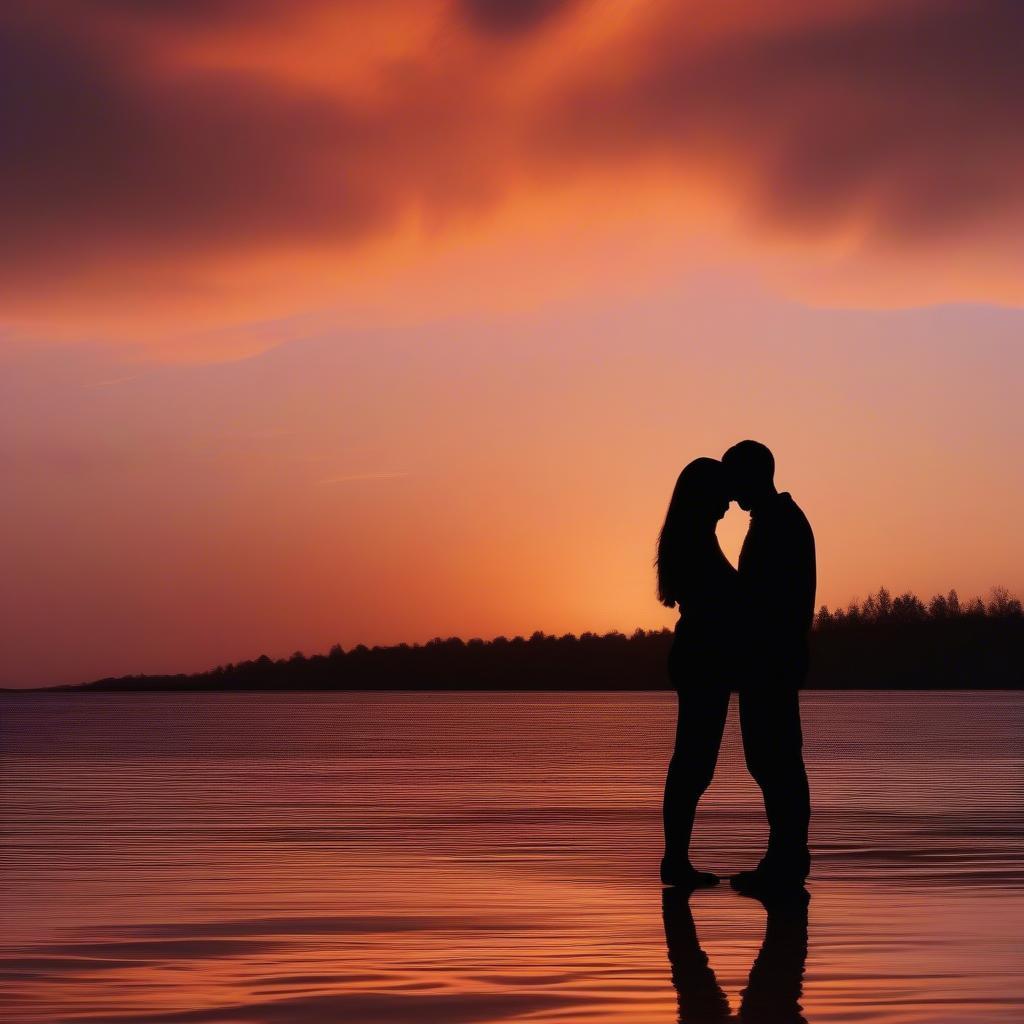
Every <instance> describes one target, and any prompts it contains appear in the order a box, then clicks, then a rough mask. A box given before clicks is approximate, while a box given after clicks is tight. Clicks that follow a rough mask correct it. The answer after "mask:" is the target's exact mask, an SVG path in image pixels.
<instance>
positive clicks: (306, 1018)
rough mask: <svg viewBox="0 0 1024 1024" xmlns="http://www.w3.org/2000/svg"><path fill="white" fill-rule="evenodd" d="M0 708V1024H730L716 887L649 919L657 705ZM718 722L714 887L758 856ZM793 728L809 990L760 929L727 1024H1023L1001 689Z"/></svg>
mask: <svg viewBox="0 0 1024 1024" xmlns="http://www.w3.org/2000/svg"><path fill="white" fill-rule="evenodd" d="M0 710H2V713H3V725H2V729H3V733H2V760H3V769H4V783H3V791H2V796H0V807H2V812H3V825H4V831H3V838H2V856H3V865H2V866H3V877H2V884H3V890H4V892H3V900H4V909H3V917H4V920H3V926H4V927H3V942H4V946H3V964H2V969H3V982H2V984H3V987H4V999H3V1005H4V1006H5V1007H6V1009H5V1011H4V1019H5V1020H6V1021H9V1022H11V1024H15V1022H47V1024H52V1022H62V1021H80V1020H90V1021H103V1022H112V1024H114V1022H121V1021H123V1022H132V1024H142V1022H163V1024H172V1022H178V1021H180V1022H183V1024H184V1022H197V1024H198V1022H218V1024H220V1022H222V1024H286V1022H293V1021H294V1022H299V1024H311V1022H320V1021H323V1022H327V1024H340V1022H346V1024H349V1022H351V1024H362V1022H366V1024H398V1022H406V1021H409V1022H418V1021H426V1022H428V1024H429V1022H435V1024H458V1022H470V1021H487V1022H491V1021H505V1020H530V1021H561V1022H577V1021H579V1022H588V1021H593V1022H599V1021H600V1022H622V1021H631V1022H641V1021H642V1022H661V1021H664V1022H668V1024H671V1022H673V1021H676V1020H679V1019H682V1020H684V1021H691V1022H699V1021H720V1020H725V1019H730V1018H729V1013H730V1012H731V1013H733V1014H735V1013H736V1012H737V1011H738V1009H739V1005H740V993H741V991H742V990H743V989H744V988H745V987H747V986H748V975H749V974H750V971H751V965H752V963H753V961H754V960H755V957H757V955H758V951H759V949H760V947H761V944H762V939H763V937H764V936H765V927H766V911H765V908H764V907H762V906H761V905H760V904H759V903H757V902H755V901H752V900H749V899H744V898H742V897H740V896H738V895H737V894H736V893H734V892H732V891H730V890H729V889H728V888H725V887H720V888H718V889H716V890H713V891H705V892H701V893H698V894H696V895H695V896H694V897H693V899H692V900H691V908H692V922H693V924H692V925H691V918H690V917H689V915H688V912H687V908H686V905H685V903H683V904H678V903H673V902H672V901H670V902H669V905H668V908H667V914H666V915H665V916H663V907H662V892H661V887H660V885H659V884H658V880H657V860H658V856H659V853H660V848H659V847H660V820H659V813H660V807H659V802H660V796H661V792H660V787H661V782H662V777H663V771H664V767H665V763H666V760H667V757H668V753H669V749H670V746H671V737H672V729H673V723H674V715H675V708H674V698H673V697H672V696H671V695H670V694H537V695H526V696H523V695H506V694H461V693H459V694H452V693H437V694H426V695H422V694H421V695H413V694H375V695H367V694H308V695H307V694H300V695H226V694H225V695H221V694H214V695H201V694H163V695H102V694H89V695H57V694H51V695H34V696H33V695H4V696H3V697H2V698H0ZM734 712H735V709H733V713H732V714H731V716H730V725H729V728H728V731H727V734H726V741H725V744H724V747H723V753H722V760H721V763H720V766H719V775H718V778H717V780H716V782H715V783H714V785H713V787H712V789H711V790H710V792H709V793H708V795H707V797H706V798H705V806H704V808H703V811H702V815H701V817H700V818H699V820H698V826H697V830H698V831H697V836H696V857H695V859H696V860H697V862H698V863H699V864H700V865H701V866H704V867H707V868H709V869H713V870H715V871H718V872H720V873H723V872H729V871H731V870H734V869H738V868H742V867H745V866H750V865H752V864H753V862H754V861H755V860H756V858H757V855H758V853H759V850H760V847H761V844H762V843H763V841H764V837H765V824H764V819H763V814H762V812H761V809H760V806H759V802H758V794H757V791H756V790H755V789H754V787H753V784H752V783H751V782H750V780H749V779H748V778H747V777H746V775H745V774H744V771H743V768H742V757H741V755H740V752H739V747H738V736H737V734H736V728H735V714H734ZM804 720H805V735H806V740H807V756H808V767H809V771H810V775H811V788H812V795H813V799H814V806H815V814H814V820H813V822H812V845H813V849H814V851H815V854H816V860H815V871H814V876H813V880H812V882H811V884H810V886H809V888H810V891H811V893H812V899H811V902H810V905H809V910H808V914H807V918H806V944H807V946H806V949H807V952H806V963H804V958H803V955H802V954H803V941H804V928H805V923H804V920H803V917H802V915H801V914H800V912H799V911H793V910H792V909H788V910H787V909H785V908H784V909H783V910H781V911H780V910H777V909H773V911H772V917H771V920H770V925H769V928H768V932H769V940H768V941H767V942H766V944H765V951H764V952H763V954H762V956H761V959H760V961H759V968H758V970H756V971H755V974H754V977H753V978H752V979H751V980H750V982H749V985H750V990H751V991H750V993H749V994H748V999H747V1005H746V1007H745V1015H744V1017H743V1018H742V1019H743V1020H757V1021H787V1022H789V1021H794V1022H795V1021H798V1020H800V1019H802V1018H801V1017H800V1012H802V1015H803V1019H806V1020H807V1021H809V1022H811V1024H825V1022H831V1021H836V1022H838V1021H843V1022H851V1021H872V1022H887V1024H888V1022H893V1024H895V1022H900V1024H912V1022H918V1021H920V1022H928V1024H954V1022H964V1024H985V1022H1003V1021H1005V1022H1010V1021H1013V1022H1019V1021H1020V1020H1022V1019H1024V982H1022V980H1021V976H1022V970H1024V952H1022V945H1021V938H1020V935H1021V932H1022V925H1024V872H1022V868H1024V853H1022V846H1021V839H1022V836H1024V759H1022V749H1024V746H1022V740H1024V694H1019V693H1016V694H969V693H953V694H940V693H916V694H878V693H870V692H864V693H846V694H807V695H805V697H804ZM666 931H667V932H668V937H669V939H670V940H671V953H672V959H673V962H674V969H673V966H672V965H671V964H670V962H669V952H670V950H669V949H668V948H667V946H666ZM698 942H699V943H700V945H699V946H698V945H697V943H698ZM702 951H703V953H702ZM703 954H706V956H707V964H706V963H705V959H704V956H703ZM708 965H710V967H711V968H713V970H714V972H715V974H714V976H712V975H711V974H710V973H709V971H708ZM801 969H803V970H802V994H801V995H799V1002H800V1006H801V1007H802V1011H797V1010H796V1008H795V1001H796V999H797V995H798V989H797V986H798V984H799V982H800V978H801ZM758 972H760V973H758ZM673 980H674V981H675V985H673ZM719 989H720V990H721V991H719ZM730 1008H731V1010H730Z"/></svg>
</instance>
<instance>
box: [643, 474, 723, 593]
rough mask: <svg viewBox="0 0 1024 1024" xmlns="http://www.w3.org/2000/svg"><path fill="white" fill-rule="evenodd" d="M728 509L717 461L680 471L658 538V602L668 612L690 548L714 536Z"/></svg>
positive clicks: (676, 591)
mask: <svg viewBox="0 0 1024 1024" xmlns="http://www.w3.org/2000/svg"><path fill="white" fill-rule="evenodd" d="M728 508H729V497H728V490H727V485H726V479H725V470H724V468H723V467H722V464H721V462H719V461H718V460H717V459H707V458H700V459H694V460H693V462H691V463H689V464H688V465H687V466H685V467H684V468H683V471H682V472H681V473H680V474H679V478H678V479H677V480H676V486H675V489H674V490H673V491H672V500H671V501H670V502H669V505H668V512H667V513H666V515H665V524H664V526H662V528H661V534H660V535H659V537H658V560H657V566H658V599H659V600H660V601H661V602H662V604H666V605H668V606H669V607H670V608H671V607H672V606H673V605H674V604H675V603H676V601H677V600H678V583H679V576H680V573H681V572H683V571H685V561H686V557H687V553H688V550H689V549H690V547H691V545H692V544H693V543H694V542H696V541H699V540H701V539H702V538H708V537H711V536H714V532H715V524H716V523H717V522H718V520H719V519H721V518H722V516H724V515H725V513H726V511H727V510H728Z"/></svg>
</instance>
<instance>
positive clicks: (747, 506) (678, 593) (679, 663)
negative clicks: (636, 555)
mask: <svg viewBox="0 0 1024 1024" xmlns="http://www.w3.org/2000/svg"><path fill="white" fill-rule="evenodd" d="M774 477H775V459H774V457H773V456H772V453H771V452H770V451H769V450H768V449H767V448H766V447H765V446H764V445H763V444H759V443H758V442H756V441H741V442H740V443H739V444H737V445H735V446H733V447H732V448H730V449H729V450H728V451H727V452H726V453H725V455H723V456H722V460H721V462H719V461H718V460H716V459H708V458H701V459H695V460H694V461H693V462H691V463H690V464H689V465H688V466H686V468H685V469H684V470H683V471H682V473H680V474H679V479H678V480H677V481H676V486H675V490H674V491H673V492H672V500H671V502H670V504H669V507H668V514H667V515H666V517H665V525H664V526H663V527H662V530H661V536H660V538H659V540H658V561H657V565H658V597H659V598H660V599H661V601H662V602H663V603H664V604H666V605H668V606H669V607H675V606H678V608H679V612H680V617H679V622H678V623H677V625H676V630H675V638H674V640H673V642H672V650H671V653H670V655H669V674H670V677H671V680H672V684H673V686H674V688H675V690H676V692H677V693H678V696H679V719H678V723H677V727H676V742H675V751H674V752H673V754H672V761H671V763H670V764H669V769H668V777H667V778H666V780H665V803H664V815H665V856H664V858H663V859H662V862H661V880H662V882H663V883H664V884H665V885H677V886H681V887H685V888H689V889H694V888H697V887H699V886H704V885H714V884H716V883H717V882H718V877H717V876H716V875H713V874H711V873H709V872H704V871H698V870H697V869H696V868H695V867H694V866H693V864H692V863H691V862H690V836H691V833H692V831H693V819H694V816H695V814H696V812H697V802H698V801H699V800H700V797H701V795H702V794H703V793H704V791H705V790H706V789H707V788H708V786H709V785H710V784H711V779H712V777H713V776H714V772H715V763H716V761H717V760H718V750H719V747H720V745H721V742H722V732H723V729H724V727H725V718H726V714H727V712H728V709H729V694H730V693H731V692H733V691H735V692H737V693H738V694H739V709H740V729H741V731H742V734H743V753H744V756H745V759H746V763H747V768H748V770H749V771H750V774H751V775H752V776H753V777H754V779H755V781H756V782H757V784H758V785H759V786H760V787H761V792H762V794H763V795H764V805H765V811H766V812H767V815H768V824H769V828H770V834H769V839H768V849H767V851H766V853H765V855H764V857H763V858H762V859H761V862H760V863H759V864H758V866H757V867H756V868H755V869H754V870H752V871H743V872H740V874H738V875H736V876H734V877H733V879H732V884H733V885H734V887H736V888H738V889H741V890H743V889H745V890H748V891H751V892H753V893H757V892H766V891H779V890H792V889H799V888H801V887H802V886H803V883H804V880H805V879H806V877H807V875H808V873H809V871H810V852H809V850H808V846H807V828H808V824H809V821H810V815H811V808H810V793H809V791H808V787H807V772H806V771H805V769H804V761H803V753H802V746H803V740H802V735H801V731H800V706H799V699H798V691H799V688H800V686H801V684H802V683H803V681H804V677H805V675H806V672H807V635H808V632H809V630H810V626H811V620H812V618H813V614H814V590H815V562H814V536H813V534H812V533H811V527H810V524H809V523H808V522H807V519H806V517H805V516H804V514H803V512H801V511H800V508H799V507H798V506H797V504H796V502H794V501H793V499H792V498H791V497H790V495H789V494H787V493H779V492H778V491H777V490H776V488H775V481H774ZM730 501H736V502H737V503H738V504H739V506H740V508H742V509H744V510H746V511H748V512H750V528H749V530H748V532H747V536H746V539H745V540H744V542H743V548H742V551H741V553H740V558H739V569H738V570H737V569H734V568H733V567H732V565H731V564H730V563H729V560H728V559H727V558H726V557H725V555H724V554H723V553H722V549H721V548H720V547H719V544H718V538H717V537H716V535H715V527H716V525H717V523H718V521H719V520H720V519H721V518H722V516H724V515H725V513H726V510H727V509H728V508H729V502H730Z"/></svg>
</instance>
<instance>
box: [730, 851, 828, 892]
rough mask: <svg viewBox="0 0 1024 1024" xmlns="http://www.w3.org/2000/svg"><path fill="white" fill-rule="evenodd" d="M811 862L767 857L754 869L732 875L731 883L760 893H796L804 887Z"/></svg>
mask: <svg viewBox="0 0 1024 1024" xmlns="http://www.w3.org/2000/svg"><path fill="white" fill-rule="evenodd" d="M809 873H810V864H809V863H808V862H807V861H806V860H802V859H801V862H799V863H797V862H794V861H779V860H769V859H768V858H767V857H765V858H763V859H762V860H761V863H760V864H758V865H757V867H756V868H754V870H753V871H740V872H739V873H738V874H735V875H733V876H732V878H731V879H730V880H729V884H730V885H731V886H732V887H733V888H734V889H736V890H737V891H739V892H745V893H750V894H752V895H759V894H761V893H794V892H798V891H800V890H802V889H803V887H804V882H805V881H806V880H807V875H808V874H809Z"/></svg>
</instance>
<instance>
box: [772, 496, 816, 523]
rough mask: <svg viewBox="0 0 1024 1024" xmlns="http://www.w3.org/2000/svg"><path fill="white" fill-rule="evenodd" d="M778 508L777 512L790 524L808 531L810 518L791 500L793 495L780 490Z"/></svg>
mask: <svg viewBox="0 0 1024 1024" xmlns="http://www.w3.org/2000/svg"><path fill="white" fill-rule="evenodd" d="M778 509H779V514H780V515H781V516H783V517H785V519H786V520H787V521H788V522H789V523H790V525H791V526H793V527H795V528H797V529H803V530H807V531H808V532H810V530H811V523H810V520H809V519H808V518H807V516H806V515H805V514H804V510H803V509H802V508H801V507H800V506H799V505H798V504H797V503H796V502H795V501H794V500H793V495H792V494H790V493H789V491H782V493H781V494H779V501H778Z"/></svg>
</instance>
